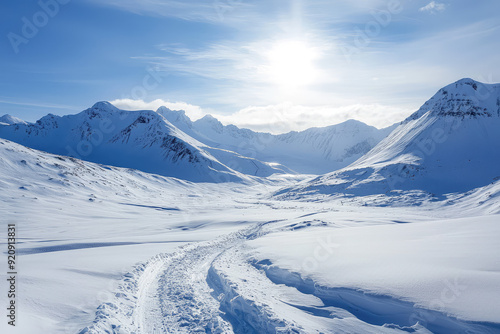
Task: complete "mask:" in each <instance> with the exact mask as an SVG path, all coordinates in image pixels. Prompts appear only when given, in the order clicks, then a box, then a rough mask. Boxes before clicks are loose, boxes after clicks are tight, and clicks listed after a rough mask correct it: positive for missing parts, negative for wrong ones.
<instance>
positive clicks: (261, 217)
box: [0, 79, 500, 334]
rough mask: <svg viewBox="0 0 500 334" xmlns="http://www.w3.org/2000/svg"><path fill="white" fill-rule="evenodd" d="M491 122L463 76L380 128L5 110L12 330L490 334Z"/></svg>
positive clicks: (497, 311) (483, 89) (497, 143)
mask: <svg viewBox="0 0 500 334" xmlns="http://www.w3.org/2000/svg"><path fill="white" fill-rule="evenodd" d="M499 128H500V84H483V83H480V82H477V81H474V80H471V79H462V80H459V81H457V82H455V83H453V84H451V85H449V86H446V87H444V88H442V89H441V90H439V91H438V92H437V93H436V95H434V96H433V97H432V98H431V99H430V100H429V101H427V102H426V103H425V104H423V106H422V107H421V108H420V109H419V110H418V111H416V112H415V113H414V114H413V115H411V116H410V117H408V118H407V119H406V120H403V121H402V122H401V123H398V124H396V125H394V126H392V127H389V128H386V129H377V128H374V127H371V126H368V125H366V124H364V123H361V122H358V121H354V120H350V121H347V122H344V123H341V124H338V125H332V126H328V127H324V128H312V129H309V130H306V131H302V132H291V133H287V134H281V135H272V134H268V133H259V132H254V131H251V130H248V129H240V128H237V127H236V126H234V125H223V124H222V123H220V122H219V121H218V120H216V119H215V118H213V117H211V116H205V117H204V118H202V119H199V120H197V121H194V122H193V121H191V120H190V119H189V118H188V117H187V116H186V114H185V113H184V112H183V111H174V110H170V109H167V108H165V107H162V108H159V109H158V110H157V111H148V110H144V111H125V110H120V109H118V108H116V107H114V106H113V105H111V104H109V103H107V102H98V103H96V104H95V105H94V106H93V107H91V108H89V109H87V110H85V111H83V112H81V113H79V114H76V115H67V116H56V115H51V114H49V115H47V116H45V117H43V118H42V119H40V120H39V121H37V122H36V123H27V122H24V121H22V120H20V119H16V118H14V117H9V116H8V115H7V116H5V117H2V118H0V171H1V178H0V205H1V206H0V212H1V213H2V217H3V219H2V220H3V221H4V222H6V223H13V224H16V228H17V231H18V243H17V247H18V249H17V251H18V259H19V260H18V261H19V277H18V279H19V281H18V299H17V301H18V312H19V324H18V326H17V327H16V329H15V330H16V331H15V332H14V333H81V334H83V333H88V334H91V333H135V334H139V333H145V334H146V333H500V261H499V256H500V243H499V242H498V240H499V238H500V132H499V131H498V129H499ZM2 242H3V241H2ZM3 243H4V242H3ZM0 326H7V325H6V324H5V322H2V323H1V325H0ZM0 328H1V330H0V331H1V332H2V333H5V332H7V330H11V329H10V328H7V327H0ZM8 333H10V332H8Z"/></svg>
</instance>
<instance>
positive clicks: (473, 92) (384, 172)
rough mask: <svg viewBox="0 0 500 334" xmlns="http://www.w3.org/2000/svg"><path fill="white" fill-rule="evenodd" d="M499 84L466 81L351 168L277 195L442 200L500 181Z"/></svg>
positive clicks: (441, 94)
mask: <svg viewBox="0 0 500 334" xmlns="http://www.w3.org/2000/svg"><path fill="white" fill-rule="evenodd" d="M499 129H500V85H499V84H483V83H480V82H477V81H474V80H472V79H462V80H459V81H457V82H455V83H453V84H451V85H448V86H446V87H444V88H442V89H440V90H439V91H438V92H437V93H436V94H435V95H434V96H433V97H432V98H431V99H430V100H428V101H427V102H426V103H425V104H424V105H423V106H422V107H421V108H420V109H419V110H418V111H416V112H415V113H414V114H412V115H411V116H410V117H408V118H407V119H406V120H404V121H403V122H402V123H401V124H400V125H399V126H398V127H397V128H396V129H395V130H394V131H393V132H392V133H391V134H390V135H389V136H388V137H386V138H385V139H384V140H382V141H381V142H380V143H379V144H378V145H377V146H375V147H374V148H373V149H372V150H370V151H369V152H368V153H367V154H365V155H364V156H363V157H361V158H360V159H358V160H357V161H355V162H354V163H352V164H351V165H349V166H347V167H345V168H342V169H340V170H337V171H333V172H331V173H328V174H325V175H322V176H319V177H317V178H314V179H313V180H308V181H305V182H303V183H301V184H299V185H297V186H294V187H292V188H287V189H283V190H281V191H279V192H278V196H284V197H294V198H302V197H310V196H313V195H320V196H330V195H335V194H342V195H347V196H368V195H378V194H389V195H391V194H392V195H394V194H399V193H401V192H402V191H404V192H405V193H408V191H413V192H423V193H425V194H429V195H430V196H432V197H435V198H440V197H441V196H442V195H445V194H450V193H463V192H467V191H470V190H472V189H474V188H477V187H483V186H486V185H488V184H490V183H492V182H496V181H498V180H499V179H500V167H499V166H500V131H499Z"/></svg>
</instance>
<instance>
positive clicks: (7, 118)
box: [0, 114, 27, 125]
mask: <svg viewBox="0 0 500 334" xmlns="http://www.w3.org/2000/svg"><path fill="white" fill-rule="evenodd" d="M0 123H3V124H7V125H12V124H27V122H25V121H23V120H22V119H20V118H17V117H14V116H11V115H9V114H5V115H3V116H1V117H0Z"/></svg>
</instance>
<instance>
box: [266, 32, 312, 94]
mask: <svg viewBox="0 0 500 334" xmlns="http://www.w3.org/2000/svg"><path fill="white" fill-rule="evenodd" d="M266 55H267V60H268V62H269V63H268V75H269V79H270V81H271V82H272V83H274V84H277V85H279V86H282V87H285V88H293V87H300V86H305V85H309V84H311V83H313V82H314V79H315V78H316V75H317V69H316V68H315V66H314V61H315V60H316V58H317V57H318V54H317V52H316V51H315V49H314V48H312V47H310V46H309V45H308V44H307V43H305V42H303V41H299V40H283V41H279V42H276V43H274V45H273V46H272V47H271V49H270V50H269V51H268V52H267V54H266Z"/></svg>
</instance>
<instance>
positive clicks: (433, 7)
mask: <svg viewBox="0 0 500 334" xmlns="http://www.w3.org/2000/svg"><path fill="white" fill-rule="evenodd" d="M445 9H446V5H445V4H444V3H439V2H436V1H431V2H429V3H428V4H427V5H425V6H424V7H421V8H420V9H419V11H421V12H429V13H431V14H434V13H437V12H442V11H444V10H445Z"/></svg>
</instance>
